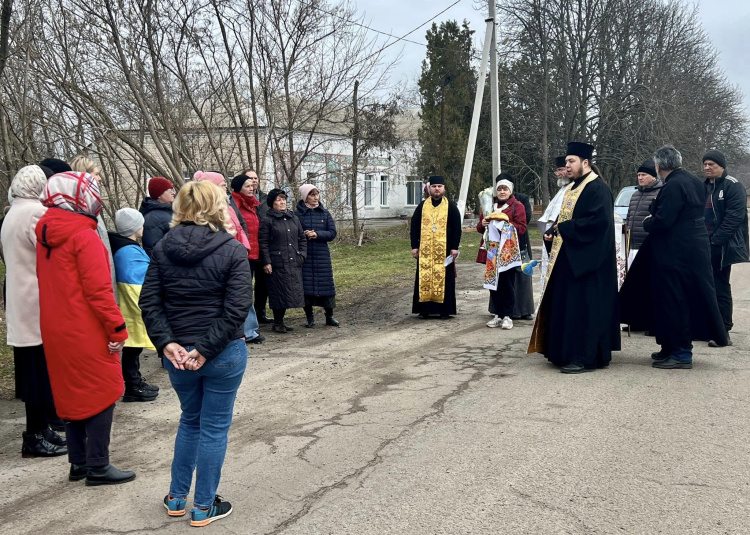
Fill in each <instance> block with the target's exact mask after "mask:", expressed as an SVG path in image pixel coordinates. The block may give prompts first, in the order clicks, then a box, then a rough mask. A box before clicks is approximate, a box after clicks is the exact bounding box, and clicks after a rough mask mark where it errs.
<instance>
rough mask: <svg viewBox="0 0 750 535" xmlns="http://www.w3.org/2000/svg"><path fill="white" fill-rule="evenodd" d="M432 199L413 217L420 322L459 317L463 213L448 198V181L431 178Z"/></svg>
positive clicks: (415, 311) (416, 309)
mask: <svg viewBox="0 0 750 535" xmlns="http://www.w3.org/2000/svg"><path fill="white" fill-rule="evenodd" d="M429 184H430V190H429V193H430V196H429V197H428V198H427V199H425V200H424V201H422V202H421V203H420V204H419V206H417V209H416V210H414V215H413V216H412V217H411V249H412V250H411V253H412V255H413V256H414V258H415V259H416V260H417V278H416V280H415V282H414V302H413V305H412V310H411V311H412V313H413V314H419V317H420V319H425V318H427V317H429V316H430V315H438V316H440V318H441V319H448V318H450V316H451V315H453V314H455V313H456V264H455V260H456V257H457V256H458V244H459V243H460V242H461V213H460V212H459V211H458V208H457V207H456V205H455V204H453V203H452V202H450V201H449V200H448V199H447V198H446V197H445V179H444V178H443V177H442V176H433V177H430V182H429Z"/></svg>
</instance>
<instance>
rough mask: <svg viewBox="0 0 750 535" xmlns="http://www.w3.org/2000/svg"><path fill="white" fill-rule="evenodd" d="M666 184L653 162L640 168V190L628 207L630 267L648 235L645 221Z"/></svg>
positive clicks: (648, 162) (636, 192)
mask: <svg viewBox="0 0 750 535" xmlns="http://www.w3.org/2000/svg"><path fill="white" fill-rule="evenodd" d="M662 186H664V182H662V180H661V179H660V178H659V177H658V176H657V175H656V166H655V165H654V161H653V160H646V161H645V162H643V164H642V165H641V166H640V167H639V168H638V188H637V189H636V190H635V192H634V193H633V196H632V197H630V205H629V206H628V217H627V225H628V230H629V231H630V255H629V256H628V266H630V264H631V263H632V262H633V259H634V258H635V255H636V254H637V253H638V249H640V248H641V244H642V243H643V240H645V239H646V236H647V235H648V233H647V232H646V231H645V230H644V229H643V220H644V219H646V217H647V216H648V214H649V208H651V203H652V202H654V199H656V196H657V195H659V192H660V191H661V188H662Z"/></svg>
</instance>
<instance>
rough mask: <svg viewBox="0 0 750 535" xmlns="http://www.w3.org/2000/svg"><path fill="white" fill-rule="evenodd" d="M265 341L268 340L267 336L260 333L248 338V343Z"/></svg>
mask: <svg viewBox="0 0 750 535" xmlns="http://www.w3.org/2000/svg"><path fill="white" fill-rule="evenodd" d="M265 341H266V337H265V336H263V335H262V334H259V335H258V336H256V337H255V338H252V339H250V340H248V341H247V343H248V344H262V343H263V342H265Z"/></svg>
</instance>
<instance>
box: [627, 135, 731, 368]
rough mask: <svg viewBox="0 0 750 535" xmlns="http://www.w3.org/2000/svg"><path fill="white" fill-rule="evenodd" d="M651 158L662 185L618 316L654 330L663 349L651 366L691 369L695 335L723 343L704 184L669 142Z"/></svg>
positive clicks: (723, 332) (645, 221)
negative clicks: (683, 165)
mask: <svg viewBox="0 0 750 535" xmlns="http://www.w3.org/2000/svg"><path fill="white" fill-rule="evenodd" d="M654 162H655V163H656V171H657V173H658V174H659V176H660V177H661V178H662V180H664V187H663V188H662V190H661V193H659V196H658V197H657V198H656V199H655V200H654V202H653V203H651V208H650V214H649V216H648V217H646V219H645V220H644V221H643V228H644V229H645V230H646V232H648V236H647V237H646V239H645V240H644V242H643V244H642V246H641V249H640V252H639V253H638V256H637V257H636V258H635V261H634V262H633V265H632V267H631V269H630V270H629V271H628V276H627V277H626V279H625V283H624V284H623V285H622V288H621V289H620V303H621V310H622V317H621V321H622V322H623V323H627V324H630V325H642V328H643V329H648V330H649V331H651V332H652V333H653V334H654V335H655V336H656V341H657V343H659V344H660V345H661V351H659V352H657V353H653V354H652V355H651V358H652V359H653V361H654V362H653V364H652V365H653V367H654V368H662V369H689V368H692V367H693V340H708V339H713V340H717V341H718V342H719V343H721V344H722V345H726V343H727V332H726V329H725V328H724V323H723V321H722V319H721V314H720V313H719V305H718V304H717V302H716V292H715V291H714V285H713V280H712V277H711V267H710V266H711V251H710V250H709V244H708V234H707V232H706V226H705V224H704V221H703V205H704V203H705V198H704V195H703V184H701V182H700V180H698V179H697V178H696V177H694V176H693V175H691V174H690V173H688V172H687V171H685V170H684V169H682V155H681V154H680V153H679V151H678V150H677V149H675V148H674V147H672V146H671V145H667V146H664V147H662V148H661V149H659V150H658V151H656V153H655V154H654ZM644 288H645V289H646V290H647V291H644Z"/></svg>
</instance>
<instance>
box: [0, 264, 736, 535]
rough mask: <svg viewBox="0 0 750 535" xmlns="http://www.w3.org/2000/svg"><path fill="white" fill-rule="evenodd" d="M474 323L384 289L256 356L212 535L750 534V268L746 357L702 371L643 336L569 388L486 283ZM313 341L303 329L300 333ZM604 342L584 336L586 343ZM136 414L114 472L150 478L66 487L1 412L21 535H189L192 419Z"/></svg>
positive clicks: (167, 392) (468, 302)
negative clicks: (503, 319) (183, 507)
mask: <svg viewBox="0 0 750 535" xmlns="http://www.w3.org/2000/svg"><path fill="white" fill-rule="evenodd" d="M460 269H461V271H460V274H459V289H460V292H459V316H457V317H456V318H455V319H453V320H451V321H449V322H442V321H419V320H417V319H415V318H414V317H413V316H411V315H410V314H408V312H409V309H410V301H411V292H410V291H409V290H406V291H404V290H403V289H397V288H396V289H393V288H391V289H384V290H383V291H382V292H379V293H378V294H377V295H374V297H373V302H372V303H370V304H369V305H364V304H363V306H362V307H361V308H359V309H355V310H350V311H349V312H348V314H346V315H345V316H343V317H342V320H345V321H342V324H343V326H342V328H340V329H331V328H325V327H316V328H315V329H312V330H307V329H302V328H299V329H296V330H295V332H294V333H292V334H290V335H288V336H286V337H283V336H282V335H275V336H274V335H273V334H272V333H268V335H267V336H268V342H267V343H266V344H263V345H262V346H260V347H259V348H258V347H255V346H253V347H251V356H252V359H251V361H250V362H249V365H248V370H247V373H246V377H245V380H244V382H243V384H242V386H241V389H240V392H239V396H238V401H237V405H236V409H235V414H236V416H235V420H234V424H233V427H232V430H231V432H230V443H229V449H228V452H227V460H226V463H225V465H224V472H223V476H222V481H221V485H220V488H219V493H220V494H221V495H222V496H224V497H225V498H226V499H228V500H230V501H231V502H232V503H233V504H234V508H235V509H234V512H233V514H232V515H231V516H230V517H228V518H227V519H224V520H221V521H219V522H216V523H215V524H212V525H211V526H210V527H209V528H206V530H208V531H210V532H211V533H222V534H224V533H234V534H256V533H257V534H275V533H279V534H280V533H284V534H293V533H294V534H318V533H320V534H327V533H336V534H338V533H351V534H384V533H395V534H437V533H451V534H452V533H508V534H528V533H540V534H556V533H560V534H568V533H570V534H579V533H580V534H589V533H618V534H623V533H625V534H631V533H649V534H651V533H663V534H680V535H681V534H687V533H695V534H707V533H749V532H750V520H748V516H749V515H748V513H750V506H749V504H748V501H749V500H750V493H749V491H750V468H749V466H750V427H749V426H748V425H747V420H748V417H747V413H748V412H749V411H750V389H748V384H749V382H748V379H749V377H750V351H748V349H750V330H749V327H748V325H750V321H749V320H750V284H748V283H749V282H750V266H748V265H743V266H739V267H735V268H734V274H733V283H734V284H733V288H734V296H735V324H736V327H735V330H734V331H733V333H732V338H733V340H734V344H735V345H734V347H732V348H725V349H709V348H707V347H706V344H704V343H697V344H696V349H695V357H694V363H695V367H694V369H693V370H673V371H663V370H656V369H653V368H651V367H650V358H649V354H650V352H651V351H653V350H655V346H654V344H653V339H652V338H647V337H645V336H643V335H642V334H637V335H634V336H633V337H632V338H624V341H623V351H622V352H620V353H617V354H616V355H615V358H614V360H613V363H612V365H611V366H610V367H609V368H608V369H606V370H601V371H597V372H595V373H590V374H584V375H579V376H566V375H563V374H560V373H559V372H558V371H557V369H555V368H553V367H551V366H549V365H548V364H547V362H546V361H545V360H544V359H543V358H542V357H540V356H539V355H532V356H526V355H525V354H524V353H525V348H526V341H527V339H528V336H529V334H530V331H531V324H530V322H516V326H515V327H514V329H513V330H511V331H502V330H500V329H488V328H486V327H485V326H484V323H485V322H486V321H487V320H488V319H489V316H488V315H487V313H486V304H487V294H486V291H484V290H481V289H479V288H480V286H481V285H480V283H479V280H480V272H479V269H480V268H479V266H478V265H475V264H462V265H460ZM300 327H301V326H300ZM582 336H585V333H582ZM144 369H145V370H146V373H147V378H148V379H149V381H153V382H155V383H157V384H159V385H161V387H162V394H161V395H160V397H159V398H158V399H157V400H156V401H155V402H153V403H145V404H144V403H130V404H123V403H120V404H118V407H117V409H116V417H115V425H114V431H113V441H112V448H111V451H112V462H113V463H114V464H115V465H116V466H118V467H120V468H125V469H133V470H136V472H137V473H138V478H137V479H136V480H135V481H134V482H132V483H128V484H125V485H121V486H116V487H93V488H92V487H85V486H84V485H83V484H82V482H79V483H70V482H68V481H67V477H66V476H67V467H68V465H67V463H66V460H65V459H64V458H56V459H31V460H29V459H21V457H20V455H19V453H18V452H19V450H20V434H21V431H22V430H23V406H22V405H21V404H20V403H19V402H4V403H1V404H0V420H1V421H2V424H3V425H2V426H0V480H2V481H3V482H4V484H3V485H2V486H0V503H1V504H3V506H2V508H0V525H1V526H2V533H3V534H20V533H29V534H31V533H33V534H58V533H60V534H68V533H70V534H76V535H85V534H99V533H128V534H141V533H143V534H145V533H178V532H183V531H184V530H186V529H189V527H188V521H187V520H186V518H181V519H170V518H168V517H167V515H166V512H165V510H164V509H163V506H162V503H161V502H162V499H163V497H164V495H165V493H166V492H167V490H168V485H169V466H170V462H171V452H172V445H173V442H174V436H175V432H176V426H177V420H178V418H179V406H178V402H177V398H176V396H175V395H174V392H173V391H172V390H171V388H170V387H169V381H168V378H167V377H166V374H165V373H164V372H163V371H161V370H159V369H158V368H157V366H156V360H155V359H154V358H150V359H147V360H146V362H145V364H144Z"/></svg>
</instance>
